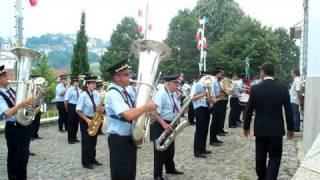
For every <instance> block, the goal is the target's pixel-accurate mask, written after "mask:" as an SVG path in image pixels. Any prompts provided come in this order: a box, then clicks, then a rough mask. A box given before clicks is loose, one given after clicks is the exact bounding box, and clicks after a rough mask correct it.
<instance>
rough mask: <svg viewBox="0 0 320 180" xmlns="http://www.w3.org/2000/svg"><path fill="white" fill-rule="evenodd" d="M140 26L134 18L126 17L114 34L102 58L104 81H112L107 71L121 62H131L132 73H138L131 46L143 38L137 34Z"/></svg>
mask: <svg viewBox="0 0 320 180" xmlns="http://www.w3.org/2000/svg"><path fill="white" fill-rule="evenodd" d="M137 27H138V24H137V22H136V21H135V20H134V18H132V17H124V18H123V19H122V20H121V23H120V24H118V25H117V27H116V29H115V30H114V31H113V32H112V34H111V38H110V42H111V46H110V48H109V49H108V51H107V52H105V53H104V55H103V56H102V58H101V61H100V71H101V75H102V77H103V79H105V80H110V75H109V73H108V72H107V69H108V68H109V67H111V66H112V65H114V64H116V63H118V62H119V61H121V60H125V59H127V60H129V65H130V66H132V71H133V72H137V64H138V60H137V59H134V55H133V54H132V52H131V44H132V43H133V42H134V41H135V40H138V39H141V38H142V37H143V36H142V35H141V34H139V33H138V32H137Z"/></svg>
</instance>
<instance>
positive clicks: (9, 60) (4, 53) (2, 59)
mask: <svg viewBox="0 0 320 180" xmlns="http://www.w3.org/2000/svg"><path fill="white" fill-rule="evenodd" d="M11 49H12V43H10V41H8V40H7V41H5V42H4V43H3V44H2V46H1V49H0V65H4V66H5V68H6V69H14V64H15V62H16V56H15V55H14V54H12V53H11V52H10V50H11Z"/></svg>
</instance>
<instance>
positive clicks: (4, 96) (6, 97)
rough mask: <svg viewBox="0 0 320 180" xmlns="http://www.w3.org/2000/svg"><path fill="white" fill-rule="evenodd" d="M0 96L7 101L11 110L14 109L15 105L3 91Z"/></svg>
mask: <svg viewBox="0 0 320 180" xmlns="http://www.w3.org/2000/svg"><path fill="white" fill-rule="evenodd" d="M0 95H1V96H2V97H3V99H4V100H5V101H6V103H7V105H8V107H9V108H12V107H13V106H14V105H13V103H12V102H11V101H10V99H9V98H8V96H7V95H5V94H4V93H3V92H2V91H0Z"/></svg>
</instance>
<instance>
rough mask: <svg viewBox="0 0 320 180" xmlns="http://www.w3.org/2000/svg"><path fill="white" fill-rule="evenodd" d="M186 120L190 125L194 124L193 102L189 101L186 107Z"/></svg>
mask: <svg viewBox="0 0 320 180" xmlns="http://www.w3.org/2000/svg"><path fill="white" fill-rule="evenodd" d="M188 121H189V123H190V124H191V125H192V124H194V123H195V122H194V108H193V103H192V102H191V103H190V105H189V107H188Z"/></svg>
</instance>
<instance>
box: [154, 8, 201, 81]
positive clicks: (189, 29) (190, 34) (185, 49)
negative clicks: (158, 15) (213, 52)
mask: <svg viewBox="0 0 320 180" xmlns="http://www.w3.org/2000/svg"><path fill="white" fill-rule="evenodd" d="M196 32H197V19H196V18H194V17H193V16H192V13H191V11H190V10H189V9H185V10H180V11H179V12H178V15H177V16H175V17H174V18H173V19H172V20H171V22H170V25H169V31H168V35H167V38H166V40H165V43H166V44H167V45H168V46H169V47H170V48H171V50H172V54H171V58H170V60H169V61H163V62H161V63H160V71H162V72H163V73H164V74H165V73H180V72H183V73H184V74H185V76H186V78H188V79H190V78H194V77H196V76H197V75H198V68H197V67H198V61H197V59H198V57H199V55H198V54H199V51H198V50H197V49H196V44H197V41H196V39H195V38H194V37H195V34H196Z"/></svg>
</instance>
